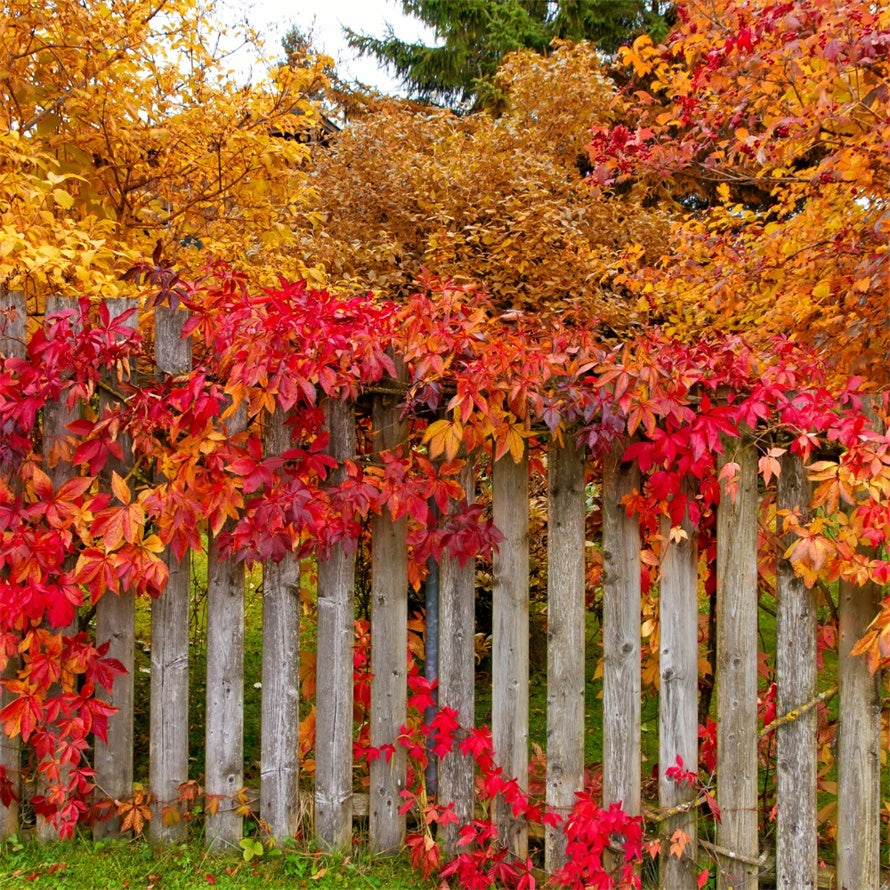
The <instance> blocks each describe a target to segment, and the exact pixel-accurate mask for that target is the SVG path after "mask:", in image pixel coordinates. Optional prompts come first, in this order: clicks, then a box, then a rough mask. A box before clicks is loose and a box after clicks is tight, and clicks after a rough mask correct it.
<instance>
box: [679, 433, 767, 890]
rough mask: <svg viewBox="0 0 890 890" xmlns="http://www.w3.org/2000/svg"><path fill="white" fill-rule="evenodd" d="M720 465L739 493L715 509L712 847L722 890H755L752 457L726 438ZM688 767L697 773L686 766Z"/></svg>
mask: <svg viewBox="0 0 890 890" xmlns="http://www.w3.org/2000/svg"><path fill="white" fill-rule="evenodd" d="M724 445H725V448H726V453H725V454H724V455H723V456H722V457H721V459H720V460H719V462H718V463H719V464H720V466H723V465H724V464H726V463H727V462H730V461H733V462H735V463H737V464H738V465H739V470H738V479H737V488H736V490H735V491H734V492H730V491H728V490H727V484H726V483H725V482H724V483H722V490H721V495H720V506H719V507H718V509H717V649H716V653H717V662H716V667H717V670H716V674H717V676H716V679H717V799H718V803H719V804H720V811H721V814H722V818H721V820H720V822H719V823H718V825H717V843H718V845H719V846H720V847H723V848H724V849H726V850H730V851H731V852H732V853H734V854H736V857H733V858H730V857H721V858H720V859H719V861H718V872H717V886H718V888H720V890H731V888H734V890H756V888H757V886H758V881H757V868H756V866H753V865H750V864H746V863H745V861H744V859H746V858H747V859H749V860H752V859H756V858H757V845H758V840H757V827H758V813H757V609H758V605H757V509H758V498H757V454H756V452H755V450H754V447H753V445H752V444H751V443H746V442H740V441H739V440H733V439H727V440H726V441H725V442H724ZM689 768H690V769H694V768H695V767H694V766H693V765H692V764H690V767H689Z"/></svg>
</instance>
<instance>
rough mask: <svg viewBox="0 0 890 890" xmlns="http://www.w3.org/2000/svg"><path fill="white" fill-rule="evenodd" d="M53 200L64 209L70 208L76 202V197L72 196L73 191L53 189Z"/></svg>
mask: <svg viewBox="0 0 890 890" xmlns="http://www.w3.org/2000/svg"><path fill="white" fill-rule="evenodd" d="M53 200H54V201H55V202H56V204H58V205H59V207H61V208H62V209H64V210H69V209H70V208H71V205H72V204H74V198H73V197H72V196H71V193H70V192H66V191H65V190H64V189H53Z"/></svg>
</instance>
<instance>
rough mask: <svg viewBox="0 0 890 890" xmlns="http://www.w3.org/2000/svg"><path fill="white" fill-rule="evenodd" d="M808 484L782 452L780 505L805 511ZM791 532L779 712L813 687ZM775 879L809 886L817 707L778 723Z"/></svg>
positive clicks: (814, 869)
mask: <svg viewBox="0 0 890 890" xmlns="http://www.w3.org/2000/svg"><path fill="white" fill-rule="evenodd" d="M811 497H812V486H811V485H810V483H809V481H808V480H807V476H806V471H805V469H804V466H803V461H802V460H801V458H800V456H799V455H796V454H790V453H789V454H786V455H784V456H783V458H782V473H781V475H780V476H779V483H778V495H777V505H778V509H779V510H800V511H802V513H803V517H804V518H806V516H807V515H808V513H809V504H810V500H811ZM795 540H797V538H796V537H795V535H793V534H791V533H786V534H784V535H783V537H782V539H781V544H780V548H781V551H780V553H779V559H778V570H777V574H776V594H777V596H776V687H777V701H776V705H777V708H778V712H779V714H787V713H788V712H789V711H791V710H792V709H794V708H799V707H800V706H801V705H803V704H805V703H806V702H808V701H811V700H812V699H813V697H814V696H815V694H816V601H815V595H814V591H812V590H808V589H807V587H806V585H805V584H804V582H803V580H802V579H801V578H798V577H797V576H796V575H795V574H794V569H793V568H792V566H791V563H790V562H789V561H788V560H787V559H785V556H784V550H785V549H787V547H788V546H789V545H790V544H792V543H793V542H794V541H795ZM776 809H777V813H776V822H777V835H776V886H777V887H779V888H783V890H788V888H795V890H797V888H808V890H809V888H815V887H816V886H817V882H818V868H819V861H818V851H817V847H816V837H817V825H816V710H815V708H813V709H810V710H808V711H806V712H805V713H803V714H801V715H800V716H799V717H798V718H797V719H796V720H794V721H792V722H791V723H786V724H785V725H783V726H780V727H778V728H777V729H776Z"/></svg>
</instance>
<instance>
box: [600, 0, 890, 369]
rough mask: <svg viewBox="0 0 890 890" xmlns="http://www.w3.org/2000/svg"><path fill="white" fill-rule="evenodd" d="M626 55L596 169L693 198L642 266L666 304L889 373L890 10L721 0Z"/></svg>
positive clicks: (638, 188)
mask: <svg viewBox="0 0 890 890" xmlns="http://www.w3.org/2000/svg"><path fill="white" fill-rule="evenodd" d="M622 58H623V61H624V63H625V65H626V66H627V67H628V69H629V71H630V72H632V75H633V82H632V85H631V87H630V89H629V90H628V91H627V93H626V95H625V97H624V102H625V104H624V107H623V109H622V111H619V112H617V113H623V114H624V115H625V120H626V122H627V125H622V126H617V127H611V128H603V129H600V130H598V131H597V132H596V133H595V136H594V140H593V144H592V146H591V152H592V158H593V166H594V168H595V172H594V176H595V179H596V180H597V181H598V182H599V183H600V184H602V185H603V186H610V185H620V186H621V187H622V188H624V189H632V190H633V191H635V192H636V193H644V192H645V193H646V194H648V195H650V196H655V195H660V196H661V197H662V198H664V199H667V200H669V201H674V202H679V203H684V204H685V205H686V207H688V208H691V209H693V211H694V212H693V213H692V214H691V215H690V216H689V217H688V219H687V220H686V222H685V223H684V224H683V225H681V226H679V227H678V228H677V229H676V230H675V232H674V236H673V242H672V245H671V250H670V252H669V253H668V254H667V255H666V258H665V260H664V261H663V263H662V264H661V265H660V267H659V268H658V269H654V270H651V273H650V275H649V276H648V280H646V281H644V280H642V278H640V277H638V278H636V279H635V280H634V281H630V280H628V283H629V284H630V285H631V286H633V287H635V288H637V290H638V292H639V293H640V297H641V300H642V302H643V303H647V304H648V305H649V306H650V308H651V318H652V319H654V320H657V321H659V322H660V323H662V324H663V325H664V326H665V328H666V330H667V331H669V332H671V333H677V334H680V335H682V336H699V335H700V334H701V333H702V332H704V331H713V330H720V329H723V330H725V329H730V330H745V331H750V332H752V333H754V334H755V335H757V336H763V335H767V336H768V335H772V334H777V333H782V334H788V335H790V336H792V337H794V338H797V339H800V340H803V341H805V342H808V343H810V344H813V345H814V346H817V347H819V348H821V349H825V350H827V351H828V352H829V353H830V355H831V358H832V361H833V362H834V363H835V364H836V365H837V366H838V367H839V368H841V369H845V370H852V371H853V372H855V373H864V374H867V375H870V376H874V377H876V378H878V379H880V380H885V379H886V356H887V353H888V349H890V317H888V314H887V309H886V293H887V287H888V271H887V269H888V264H887V248H888V239H890V221H888V220H890V217H888V207H887V203H888V197H890V195H888V189H887V184H888V183H890V161H888V158H890V155H888V152H887V144H888V143H887V140H888V136H890V130H888V127H887V120H888V114H890V9H888V8H887V6H886V5H883V4H873V3H867V2H860V0H845V2H843V3H835V2H830V0H795V2H789V3H774V2H769V0H756V2H749V3H745V4H737V3H730V2H725V0H710V2H708V3H707V4H704V5H689V6H682V7H680V9H679V23H678V26H677V29H676V30H675V31H674V33H673V34H672V35H671V38H670V39H669V40H668V41H667V42H666V43H665V44H663V45H660V46H655V45H653V43H652V42H651V41H650V40H649V39H647V38H645V37H644V38H640V39H639V40H637V41H636V42H635V44H634V46H633V47H632V48H630V49H628V50H627V51H626V52H625V53H624V54H623V56H622Z"/></svg>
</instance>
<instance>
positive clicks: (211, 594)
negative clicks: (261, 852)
mask: <svg viewBox="0 0 890 890" xmlns="http://www.w3.org/2000/svg"><path fill="white" fill-rule="evenodd" d="M246 426H247V410H246V406H245V405H244V404H242V405H241V406H240V407H239V408H238V410H237V411H235V413H234V414H232V415H231V416H230V417H229V419H228V423H227V431H228V434H229V435H230V436H232V435H236V434H237V433H239V432H243V430H244V429H245V428H246ZM233 525H234V523H233V522H232V521H231V520H229V521H228V522H227V523H226V528H227V529H229V530H231V529H232V527H233ZM205 708H206V719H205V741H204V756H205V763H206V766H205V769H204V793H205V797H206V801H207V803H208V804H209V806H208V807H207V818H206V821H205V825H204V842H205V843H206V844H207V846H208V847H209V848H210V849H223V848H225V847H226V846H230V847H237V845H238V842H239V841H240V840H241V831H242V817H241V815H240V814H239V813H238V812H236V810H237V808H238V806H239V803H238V801H237V797H236V796H237V794H238V792H239V791H240V790H241V789H242V787H243V786H244V563H243V562H238V561H236V560H235V559H234V558H232V557H228V558H223V557H221V556H220V554H219V539H218V537H217V536H216V535H213V534H209V535H208V541H207V686H206V699H205Z"/></svg>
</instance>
